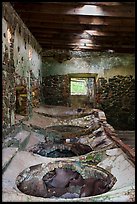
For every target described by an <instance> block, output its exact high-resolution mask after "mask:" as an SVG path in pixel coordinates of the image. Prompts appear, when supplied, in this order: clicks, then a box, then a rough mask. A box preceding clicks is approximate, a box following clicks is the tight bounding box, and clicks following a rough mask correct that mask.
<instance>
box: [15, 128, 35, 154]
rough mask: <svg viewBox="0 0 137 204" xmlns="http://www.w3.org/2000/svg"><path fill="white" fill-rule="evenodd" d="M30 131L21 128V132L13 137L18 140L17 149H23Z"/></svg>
mask: <svg viewBox="0 0 137 204" xmlns="http://www.w3.org/2000/svg"><path fill="white" fill-rule="evenodd" d="M30 135H31V132H29V131H26V130H22V131H21V132H19V133H17V135H16V136H15V139H16V140H17V141H18V142H19V150H23V149H24V148H25V147H26V146H27V144H28V142H29V139H30Z"/></svg>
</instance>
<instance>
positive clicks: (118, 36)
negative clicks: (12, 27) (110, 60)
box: [10, 2, 135, 53]
mask: <svg viewBox="0 0 137 204" xmlns="http://www.w3.org/2000/svg"><path fill="white" fill-rule="evenodd" d="M10 3H11V4H12V6H13V8H14V9H15V10H16V12H17V13H18V15H19V16H20V17H21V19H22V20H23V22H24V23H25V24H26V26H27V27H28V29H29V30H30V31H31V33H32V34H33V35H34V37H35V38H36V40H37V41H38V42H39V44H40V45H41V47H42V48H43V50H46V49H70V50H82V51H86V50H88V51H89V50H91V51H107V50H112V51H115V52H122V53H134V47H135V45H134V44H135V2H33V3H31V2H10Z"/></svg>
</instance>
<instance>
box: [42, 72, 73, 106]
mask: <svg viewBox="0 0 137 204" xmlns="http://www.w3.org/2000/svg"><path fill="white" fill-rule="evenodd" d="M42 89H43V90H42V92H43V98H44V103H45V104H48V105H64V106H68V105H69V92H70V90H69V89H70V87H69V77H68V76H67V75H63V76H61V75H56V76H48V77H43V78H42Z"/></svg>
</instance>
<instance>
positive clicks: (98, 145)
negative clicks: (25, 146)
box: [29, 125, 113, 158]
mask: <svg viewBox="0 0 137 204" xmlns="http://www.w3.org/2000/svg"><path fill="white" fill-rule="evenodd" d="M95 131H96V134H97V136H95V134H94V136H93V134H92V128H84V127H79V126H72V125H58V126H50V127H48V128H46V133H45V142H41V143H38V144H36V145H34V146H33V147H32V148H30V149H29V151H31V152H33V153H35V154H39V155H41V156H45V157H51V158H64V157H75V156H80V155H85V154H87V153H89V152H92V151H94V150H95V151H96V150H100V149H102V148H104V147H110V145H112V144H113V142H112V141H111V140H110V139H108V138H107V136H106V135H103V134H104V133H103V130H101V129H99V128H98V130H95Z"/></svg>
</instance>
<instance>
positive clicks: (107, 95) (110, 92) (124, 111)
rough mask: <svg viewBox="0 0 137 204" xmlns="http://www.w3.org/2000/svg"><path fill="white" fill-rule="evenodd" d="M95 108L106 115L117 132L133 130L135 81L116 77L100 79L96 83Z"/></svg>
mask: <svg viewBox="0 0 137 204" xmlns="http://www.w3.org/2000/svg"><path fill="white" fill-rule="evenodd" d="M96 106H97V108H100V109H101V110H103V111H104V112H105V114H106V117H107V120H108V122H109V123H110V124H111V125H112V126H113V127H114V128H115V129H119V130H134V129H135V79H134V78H133V77H132V76H121V75H117V76H114V77H112V78H109V80H108V81H107V80H106V79H105V78H100V79H99V80H98V83H97V93H96Z"/></svg>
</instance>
